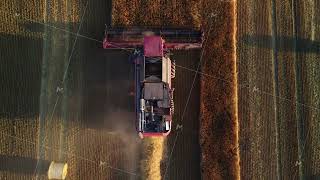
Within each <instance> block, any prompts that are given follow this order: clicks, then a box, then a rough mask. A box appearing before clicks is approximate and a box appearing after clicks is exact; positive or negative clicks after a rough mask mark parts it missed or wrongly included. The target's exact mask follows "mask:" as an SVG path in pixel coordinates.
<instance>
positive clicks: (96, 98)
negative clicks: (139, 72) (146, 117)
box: [0, 0, 320, 179]
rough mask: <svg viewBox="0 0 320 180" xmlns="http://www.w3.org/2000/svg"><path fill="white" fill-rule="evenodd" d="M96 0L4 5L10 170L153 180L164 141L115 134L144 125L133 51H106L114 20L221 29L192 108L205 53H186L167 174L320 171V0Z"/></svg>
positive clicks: (263, 175)
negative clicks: (137, 106)
mask: <svg viewBox="0 0 320 180" xmlns="http://www.w3.org/2000/svg"><path fill="white" fill-rule="evenodd" d="M86 2H87V1H81V2H80V1H76V0H74V1H68V3H67V1H50V2H49V1H46V0H42V1H35V0H26V1H9V0H5V1H2V2H1V3H0V5H1V6H0V15H1V18H0V22H1V24H0V39H1V41H0V48H1V54H0V59H1V66H0V80H1V83H2V86H1V88H0V98H1V102H2V104H1V105H0V120H1V122H0V129H1V133H0V141H1V146H0V161H1V165H0V179H30V178H32V177H35V174H38V178H39V179H45V178H46V176H45V169H46V168H47V165H48V162H49V161H51V160H60V161H67V162H68V163H69V175H68V177H69V179H92V178H94V179H140V178H146V177H150V176H144V175H145V174H141V173H146V174H147V173H150V172H153V169H147V170H145V169H144V167H146V166H141V163H142V164H143V163H147V164H148V161H150V162H151V161H154V160H155V159H152V158H149V157H147V158H144V157H143V156H142V155H141V154H140V153H139V152H141V150H147V149H143V148H150V146H152V147H153V146H156V145H150V144H152V143H150V144H142V145H141V144H140V143H141V142H140V141H138V140H137V139H135V138H131V137H133V136H135V134H134V131H133V132H130V131H127V132H129V133H126V134H124V133H121V134H122V135H119V132H118V133H106V132H110V131H109V130H108V128H110V123H111V124H114V121H113V120H115V119H116V120H118V119H122V120H123V121H121V122H118V121H117V123H116V124H119V126H120V127H119V126H117V127H115V128H117V129H119V130H129V129H132V126H133V124H130V123H128V122H133V119H132V109H131V107H132V105H133V102H132V100H128V98H129V99H130V97H128V98H127V94H128V91H129V90H130V86H131V84H130V82H131V81H132V76H131V75H130V73H131V72H132V68H130V65H129V64H128V62H127V61H126V59H127V56H128V54H127V53H126V52H123V51H112V52H108V53H107V54H106V53H104V52H101V51H100V50H99V48H97V47H101V42H99V41H100V40H101V38H102V37H103V30H104V27H105V24H110V23H111V19H112V23H113V25H121V26H123V25H124V26H142V25H143V26H145V25H147V26H166V27H176V26H179V27H194V28H199V27H200V26H202V27H203V28H204V29H205V30H209V29H210V31H209V32H210V33H209V36H208V37H207V42H206V44H205V45H206V47H205V48H204V55H203V56H204V58H203V61H202V64H201V70H202V72H203V73H205V75H204V74H202V75H198V76H197V77H196V81H195V86H194V88H193V90H192V93H191V96H190V100H189V103H188V106H187V107H186V111H185V112H186V113H185V114H183V112H184V110H185V104H186V102H187V98H186V97H188V95H189V94H188V93H189V89H190V88H191V85H192V81H193V78H194V75H195V73H194V71H193V70H196V69H197V65H198V62H199V59H200V56H201V52H200V51H188V52H181V51H176V52H174V56H173V58H175V59H176V62H177V64H178V65H180V68H179V67H178V69H177V76H176V79H175V82H174V83H175V85H176V87H177V88H176V90H175V97H176V100H175V101H176V108H175V111H176V116H175V120H174V125H173V127H174V130H173V132H172V133H171V134H170V136H169V137H168V138H167V139H166V141H165V144H164V146H163V147H164V149H163V151H164V152H163V154H162V156H163V160H162V162H161V164H160V168H158V171H160V172H157V173H156V174H157V175H159V174H160V175H161V176H162V179H200V178H201V177H202V178H203V179H212V178H214V179H237V178H238V177H239V171H240V174H241V179H298V178H299V177H300V178H301V179H317V178H318V179H319V177H320V152H319V149H320V143H319V142H320V141H319V139H320V131H319V129H320V127H319V126H320V123H319V111H320V110H319V107H320V106H319V105H320V100H319V94H320V86H319V78H320V72H319V69H320V63H319V61H318V60H319V55H320V32H319V31H320V18H319V17H320V14H319V13H320V12H319V11H320V10H319V8H317V7H320V4H319V2H318V1H316V0H309V1H302V0H296V1H294V0H283V1H276V0H270V1H267V0H262V1H259V2H258V1H254V0H238V1H236V4H235V1H223V0H219V1H215V2H211V1H206V0H203V1H196V0H193V1H185V0H184V1H183V0H177V1H165V0H155V1H142V0H132V1H125V0H117V1H114V2H113V4H111V1H88V2H89V3H88V5H87V6H86ZM234 8H236V12H237V16H236V17H235V16H233V15H234V11H233V10H234ZM111 10H113V13H112V16H111ZM84 12H85V14H84ZM83 14H84V16H83V17H84V19H83V24H82V26H81V30H80V31H79V33H80V34H82V35H84V36H88V37H90V38H92V39H88V38H86V37H84V36H82V37H79V38H78V39H77V43H76V45H75V46H74V47H75V49H74V52H73V55H72V58H71V61H70V62H71V63H70V65H68V62H69V56H70V54H71V53H72V49H73V42H74V41H75V40H76V36H75V34H76V33H77V30H78V28H79V26H80V21H81V19H82V15H83ZM235 21H236V25H237V38H236V41H237V47H236V49H237V51H236V57H237V66H235V52H234V50H235V48H234V47H233V42H234V41H235V39H234V32H235V29H233V25H234V24H233V23H235ZM42 23H47V24H49V25H52V26H55V27H57V28H62V29H64V30H67V31H71V32H72V33H66V32H65V31H64V30H61V29H57V28H52V27H50V26H44V25H43V24H42ZM211 24H212V25H211ZM210 26H212V27H213V28H212V29H211V28H210ZM96 40H97V41H96ZM114 59H119V60H120V59H121V61H113V60H114ZM68 66H69V70H68V74H67V77H68V78H67V79H66V80H65V83H63V84H62V83H61V81H62V79H63V77H64V70H65V69H66V68H67V67H68ZM114 67H121V68H114ZM236 67H237V68H236ZM188 69H189V70H188ZM190 69H191V71H190ZM236 74H237V75H238V76H237V77H238V81H236V78H235V77H236ZM235 83H238V96H236V90H235ZM57 86H60V87H62V88H64V91H63V93H62V94H61V95H58V94H57V93H56V88H57ZM119 94H120V95H119ZM57 97H59V100H58V101H57V104H56V100H57ZM237 98H238V104H236V102H237ZM55 104H56V105H55ZM54 107H56V108H54ZM237 107H238V113H237ZM53 109H55V110H54V111H53ZM53 112H54V113H53ZM111 112H113V113H111ZM52 114H53V115H52ZM237 115H238V117H237ZM237 119H239V137H238V136H237V127H238V124H237ZM176 125H182V126H183V128H182V129H178V130H175V127H176ZM199 129H200V131H199ZM177 134H178V136H177ZM175 137H177V140H175ZM238 138H239V146H238V144H237V141H238ZM175 141H176V143H175ZM157 143H159V142H157ZM155 144H156V143H155ZM157 146H158V147H162V146H161V145H159V144H157ZM173 147H174V151H173V153H172V156H170V152H171V150H172V149H173ZM141 148H142V149H141ZM151 149H152V148H151ZM151 152H153V151H151ZM158 152H159V151H157V153H158ZM239 152H240V167H241V168H240V169H239V157H238V153H239ZM39 157H40V159H41V161H40V164H38V165H37V160H38V158H39ZM150 157H151V156H150ZM169 157H171V158H170V159H169ZM141 159H143V161H142V162H141V161H140V160H141ZM144 160H146V161H144ZM158 160H159V159H156V161H158ZM2 162H5V163H2ZM4 164H5V165H4ZM17 164H19V165H17ZM35 167H38V173H35V172H34V168H35ZM166 169H168V170H167V171H166ZM12 172H15V173H12ZM164 174H165V175H166V176H165V177H164ZM159 178H160V177H158V176H157V178H156V179H159Z"/></svg>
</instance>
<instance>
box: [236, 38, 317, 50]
mask: <svg viewBox="0 0 320 180" xmlns="http://www.w3.org/2000/svg"><path fill="white" fill-rule="evenodd" d="M272 40H273V37H272V36H268V35H260V36H257V35H244V36H243V37H241V41H242V42H244V44H246V45H248V46H253V47H259V48H266V49H273V48H274V47H273V44H272ZM275 42H276V44H275V46H276V47H275V48H276V49H277V50H278V51H279V52H298V53H315V54H320V41H313V40H310V39H303V38H294V37H289V36H277V37H275ZM295 44H296V47H295Z"/></svg>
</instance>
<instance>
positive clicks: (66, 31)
mask: <svg viewBox="0 0 320 180" xmlns="http://www.w3.org/2000/svg"><path fill="white" fill-rule="evenodd" d="M0 12H5V13H8V14H11V15H13V16H15V17H20V18H23V19H25V20H28V21H31V22H34V23H38V24H41V25H44V26H47V27H50V28H53V29H57V30H60V31H63V32H65V33H69V34H72V35H75V36H76V37H82V38H85V39H88V40H91V41H95V42H99V43H103V41H100V40H97V39H95V38H91V37H88V36H85V35H82V34H80V33H78V32H77V33H74V32H72V31H68V30H65V29H63V28H59V27H56V26H53V25H50V24H47V23H43V22H39V21H36V20H33V19H30V18H26V17H22V16H21V15H20V14H19V13H16V14H12V13H10V12H8V11H4V10H0ZM109 44H110V45H112V46H113V47H115V48H118V49H121V50H125V51H126V52H130V53H131V52H132V51H129V50H127V49H125V48H122V47H120V46H118V45H116V44H114V43H109ZM176 67H179V68H181V69H185V70H188V71H191V72H194V73H196V74H201V75H204V76H208V77H211V78H216V79H219V80H221V81H224V82H226V83H232V82H231V81H229V80H227V79H224V78H219V77H216V76H213V75H210V74H206V73H203V72H201V71H197V70H194V69H192V68H187V67H184V66H181V65H176ZM250 84H251V83H245V84H240V85H239V87H240V88H248V89H251V87H250ZM252 92H258V93H261V94H265V95H268V96H271V97H274V98H279V99H280V100H284V101H288V102H291V103H293V104H295V105H299V106H302V107H305V108H309V109H313V110H317V111H319V110H320V108H318V107H316V106H312V105H309V104H305V103H301V102H299V101H298V100H293V99H289V98H285V97H283V96H276V95H273V94H272V93H269V92H266V91H263V90H261V89H259V88H257V87H256V86H253V87H252ZM56 104H57V103H56ZM55 106H56V105H55ZM309 130H310V129H309ZM309 130H308V133H307V134H309ZM304 144H306V142H305V143H304Z"/></svg>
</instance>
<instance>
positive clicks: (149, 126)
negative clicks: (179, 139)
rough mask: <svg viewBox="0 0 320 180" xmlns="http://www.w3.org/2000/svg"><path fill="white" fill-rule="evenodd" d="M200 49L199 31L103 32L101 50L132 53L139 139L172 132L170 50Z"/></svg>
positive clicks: (172, 104)
mask: <svg viewBox="0 0 320 180" xmlns="http://www.w3.org/2000/svg"><path fill="white" fill-rule="evenodd" d="M201 45H202V33H201V32H200V31H194V30H185V29H155V28H149V29H137V28H131V29H125V28H110V29H108V28H107V29H106V31H105V39H104V41H103V48H104V49H110V48H111V49H119V48H120V49H132V50H133V51H132V55H131V56H130V58H131V60H132V62H133V63H134V66H135V106H136V107H135V111H136V128H137V131H138V133H139V136H140V137H141V138H143V137H146V136H167V135H168V134H169V133H170V131H171V121H172V116H173V112H174V101H173V91H174V88H173V87H172V83H171V80H172V79H173V78H174V77H175V62H174V61H172V60H171V59H170V53H169V52H170V50H177V49H180V50H188V49H198V48H201Z"/></svg>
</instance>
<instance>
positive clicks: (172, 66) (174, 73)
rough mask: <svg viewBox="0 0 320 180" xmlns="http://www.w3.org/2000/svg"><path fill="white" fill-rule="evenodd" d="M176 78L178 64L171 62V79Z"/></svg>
mask: <svg viewBox="0 0 320 180" xmlns="http://www.w3.org/2000/svg"><path fill="white" fill-rule="evenodd" d="M175 77H176V62H175V61H171V79H174V78H175Z"/></svg>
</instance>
